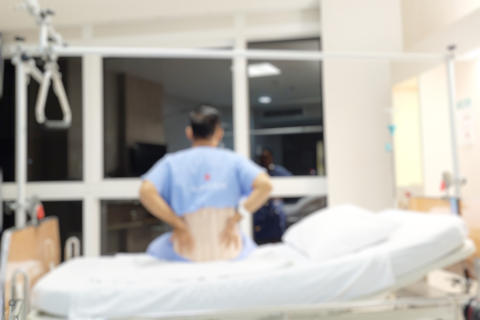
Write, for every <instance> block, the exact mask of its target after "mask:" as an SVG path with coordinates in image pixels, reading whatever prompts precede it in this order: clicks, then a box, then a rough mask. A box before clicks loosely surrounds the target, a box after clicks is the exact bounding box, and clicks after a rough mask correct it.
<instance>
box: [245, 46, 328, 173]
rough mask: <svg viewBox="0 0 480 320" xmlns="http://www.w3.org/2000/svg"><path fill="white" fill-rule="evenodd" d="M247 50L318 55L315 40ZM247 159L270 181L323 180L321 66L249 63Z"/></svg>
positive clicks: (251, 47)
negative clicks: (272, 178)
mask: <svg viewBox="0 0 480 320" xmlns="http://www.w3.org/2000/svg"><path fill="white" fill-rule="evenodd" d="M249 48H250V49H272V50H273V49H275V50H320V40H319V39H311V40H291V41H277V42H263V43H251V44H249ZM248 64H249V66H248V73H249V86H250V115H251V123H252V130H251V148H252V149H251V154H252V159H254V160H255V161H257V162H258V163H260V164H262V165H263V166H265V167H269V173H270V174H271V175H272V176H288V175H325V168H324V147H323V116H322V84H321V63H320V62H318V61H277V60H272V61H269V60H250V61H249V63H248Z"/></svg>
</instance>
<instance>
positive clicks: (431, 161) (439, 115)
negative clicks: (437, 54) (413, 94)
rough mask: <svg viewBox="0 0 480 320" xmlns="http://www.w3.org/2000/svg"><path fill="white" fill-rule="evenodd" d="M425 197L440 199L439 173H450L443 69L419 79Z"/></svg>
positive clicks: (447, 119)
mask: <svg viewBox="0 0 480 320" xmlns="http://www.w3.org/2000/svg"><path fill="white" fill-rule="evenodd" d="M419 88H420V106H421V124H422V125H421V126H422V140H423V173H424V187H425V195H426V196H428V197H439V196H442V195H444V194H445V193H444V192H442V191H441V190H440V185H441V182H442V173H443V172H446V171H447V172H450V173H452V149H451V140H450V122H449V118H450V117H449V113H448V112H449V111H448V99H447V82H446V70H445V66H443V65H441V66H438V67H436V68H434V69H432V70H430V71H428V72H425V73H423V74H422V75H420V77H419Z"/></svg>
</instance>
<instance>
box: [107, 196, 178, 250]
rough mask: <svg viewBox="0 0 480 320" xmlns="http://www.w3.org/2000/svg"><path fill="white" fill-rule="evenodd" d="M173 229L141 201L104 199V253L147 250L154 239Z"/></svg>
mask: <svg viewBox="0 0 480 320" xmlns="http://www.w3.org/2000/svg"><path fill="white" fill-rule="evenodd" d="M170 230H171V228H170V227H169V226H168V225H167V224H165V223H163V222H161V221H160V220H158V219H157V218H155V217H154V216H152V215H151V214H150V213H149V212H148V211H147V210H146V209H145V208H144V207H143V206H142V205H141V204H140V203H139V202H138V201H133V200H132V201H102V239H101V242H102V255H112V254H115V253H118V252H145V250H146V249H147V246H148V244H149V243H150V242H151V241H152V240H153V239H155V238H156V237H158V236H160V235H161V234H162V233H164V232H166V231H170Z"/></svg>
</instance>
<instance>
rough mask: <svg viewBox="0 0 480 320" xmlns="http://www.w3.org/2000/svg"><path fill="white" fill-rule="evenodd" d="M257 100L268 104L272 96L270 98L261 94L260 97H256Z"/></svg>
mask: <svg viewBox="0 0 480 320" xmlns="http://www.w3.org/2000/svg"><path fill="white" fill-rule="evenodd" d="M258 102H260V103H263V104H268V103H270V102H272V98H270V97H269V96H261V97H260V98H258Z"/></svg>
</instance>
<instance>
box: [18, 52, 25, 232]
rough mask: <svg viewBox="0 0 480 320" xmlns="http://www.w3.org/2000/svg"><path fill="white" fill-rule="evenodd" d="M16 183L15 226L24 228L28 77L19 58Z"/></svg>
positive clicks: (23, 63)
mask: <svg viewBox="0 0 480 320" xmlns="http://www.w3.org/2000/svg"><path fill="white" fill-rule="evenodd" d="M15 71H16V72H15V77H16V81H15V104H16V127H15V181H16V183H17V208H16V211H15V226H16V227H17V228H19V227H23V226H25V224H26V221H27V217H26V212H25V199H26V192H25V188H26V184H27V75H26V66H25V62H24V61H23V60H22V57H21V56H19V57H18V60H17V63H16V64H15Z"/></svg>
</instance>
